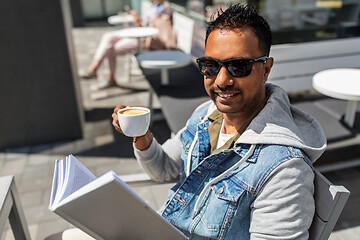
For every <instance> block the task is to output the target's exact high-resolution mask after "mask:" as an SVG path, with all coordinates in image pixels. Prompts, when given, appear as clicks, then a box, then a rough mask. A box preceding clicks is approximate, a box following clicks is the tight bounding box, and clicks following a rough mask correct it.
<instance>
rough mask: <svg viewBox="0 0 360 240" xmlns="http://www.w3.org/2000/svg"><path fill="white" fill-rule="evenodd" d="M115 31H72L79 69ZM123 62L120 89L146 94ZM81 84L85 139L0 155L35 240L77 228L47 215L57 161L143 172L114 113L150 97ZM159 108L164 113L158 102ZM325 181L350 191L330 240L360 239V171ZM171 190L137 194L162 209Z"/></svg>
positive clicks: (160, 132)
mask: <svg viewBox="0 0 360 240" xmlns="http://www.w3.org/2000/svg"><path fill="white" fill-rule="evenodd" d="M114 29H115V28H114V27H109V26H106V24H104V23H101V24H100V25H98V26H94V25H91V26H88V27H84V28H75V29H74V30H73V37H74V46H75V51H76V58H77V64H78V68H79V69H84V68H85V67H86V66H87V65H88V64H89V63H90V61H91V58H92V56H93V54H94V52H95V49H96V46H97V44H98V42H99V39H100V37H101V35H102V33H104V32H106V31H109V30H114ZM118 60H119V63H118V65H117V67H118V69H117V79H118V83H119V84H121V85H126V86H128V85H132V86H135V87H136V88H145V89H146V88H148V87H149V86H148V84H147V82H146V81H145V80H144V79H143V76H142V75H141V74H139V71H138V70H139V69H138V68H137V67H136V64H132V65H131V66H132V70H131V72H132V73H133V76H132V78H131V81H130V82H129V81H128V78H127V74H126V72H127V67H128V64H127V61H125V60H126V59H125V58H124V57H119V58H118ZM99 75H100V76H99V78H102V77H105V76H106V70H105V68H104V67H102V68H101V70H100V72H99ZM79 81H80V86H81V91H82V99H83V106H84V110H85V119H86V122H85V126H84V137H83V138H82V139H78V140H75V141H69V142H56V143H49V144H42V145H37V146H23V147H18V148H14V149H6V150H5V151H0V176H5V175H15V182H16V184H17V187H18V191H19V193H20V199H21V202H22V205H23V209H24V212H25V217H26V220H27V223H28V226H29V230H30V234H31V237H32V239H35V240H40V239H44V237H46V236H48V235H50V234H52V233H56V232H59V231H62V230H64V229H67V228H70V227H72V225H71V224H69V223H67V222H66V221H65V220H63V219H62V218H60V217H58V216H57V215H56V214H54V213H52V212H50V211H49V210H48V204H49V197H50V190H51V184H52V175H53V169H54V162H55V160H56V159H62V158H65V156H66V155H68V154H74V155H75V156H76V157H77V158H78V159H79V160H80V161H81V162H82V163H84V165H85V166H87V167H88V168H89V169H90V170H91V171H92V172H93V173H94V174H95V175H97V176H100V175H102V174H104V173H105V172H107V171H109V170H114V171H115V172H116V173H117V174H119V175H127V174H132V173H141V172H142V170H141V168H140V167H139V166H138V164H137V162H136V160H135V159H134V156H133V153H132V147H131V141H130V139H128V138H126V137H124V136H122V135H121V134H119V133H117V132H115V131H114V130H113V128H112V126H111V113H112V110H113V108H114V106H115V105H117V104H120V103H122V104H128V105H137V106H147V104H148V99H149V93H148V92H147V91H134V90H132V89H129V88H117V87H114V88H111V89H107V90H102V91H92V90H91V87H92V85H93V84H95V83H96V81H97V80H83V79H80V80H79ZM154 107H155V108H159V107H160V105H159V102H158V101H157V99H156V98H155V99H154ZM151 127H152V130H153V132H154V135H155V137H156V138H157V139H158V140H159V141H160V142H163V141H164V140H166V139H167V138H168V137H169V136H170V131H169V129H168V128H167V125H166V123H165V122H164V121H157V122H155V123H154V124H153V125H152V126H151ZM325 175H326V177H328V179H329V180H330V181H332V182H333V183H336V184H343V185H345V186H346V187H347V188H348V189H349V190H350V191H351V196H350V199H349V201H348V204H347V206H346V208H345V210H344V211H343V214H342V215H341V217H340V220H339V222H338V223H337V225H336V228H335V230H336V231H335V232H334V233H333V234H332V236H331V239H332V240H345V239H355V240H356V239H360V237H359V236H360V227H359V226H360V212H359V211H357V210H355V209H357V208H358V204H359V200H360V188H359V183H360V168H359V167H358V168H351V169H345V170H340V171H335V172H330V173H326V174H325ZM168 188H169V185H159V186H151V187H136V188H135V191H136V192H137V193H138V194H139V195H140V196H142V197H143V198H144V199H145V200H146V201H147V202H148V203H149V204H150V205H151V206H152V207H154V208H155V209H158V208H159V207H160V205H161V203H162V202H163V200H164V199H165V198H166V194H167V190H168ZM2 239H6V240H10V239H13V236H12V233H11V231H9V229H7V230H6V231H5V232H4V234H3V238H2Z"/></svg>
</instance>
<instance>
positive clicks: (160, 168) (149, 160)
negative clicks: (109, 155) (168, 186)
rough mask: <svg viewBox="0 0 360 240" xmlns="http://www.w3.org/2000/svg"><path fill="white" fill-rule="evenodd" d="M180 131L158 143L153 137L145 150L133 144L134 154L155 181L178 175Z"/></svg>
mask: <svg viewBox="0 0 360 240" xmlns="http://www.w3.org/2000/svg"><path fill="white" fill-rule="evenodd" d="M180 133H181V131H179V133H177V134H176V135H175V136H174V137H173V138H170V139H168V140H167V141H166V142H165V143H164V144H163V145H160V144H159V143H158V142H157V141H156V139H155V138H153V141H152V143H151V145H150V147H149V148H148V149H146V150H143V151H141V150H138V149H136V148H135V145H133V146H134V154H135V157H136V159H137V160H138V162H139V164H140V165H141V167H142V168H143V169H144V171H145V172H146V173H147V174H148V175H149V176H150V177H151V179H153V180H155V181H159V182H162V181H169V180H172V179H175V178H177V177H178V176H179V169H180V164H181V158H180V156H181V150H182V147H181V141H180Z"/></svg>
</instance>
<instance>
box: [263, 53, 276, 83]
mask: <svg viewBox="0 0 360 240" xmlns="http://www.w3.org/2000/svg"><path fill="white" fill-rule="evenodd" d="M273 64H274V59H273V58H272V57H269V58H268V59H267V60H266V62H265V64H264V83H266V81H267V80H268V77H269V74H270V71H271V68H272V66H273Z"/></svg>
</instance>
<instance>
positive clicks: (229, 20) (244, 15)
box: [205, 3, 272, 56]
mask: <svg viewBox="0 0 360 240" xmlns="http://www.w3.org/2000/svg"><path fill="white" fill-rule="evenodd" d="M215 16H217V17H216V18H215ZM212 18H215V19H213V20H212V21H210V22H209V23H208V25H207V29H206V38H205V44H206V42H207V39H208V37H209V35H210V33H211V32H212V31H214V30H216V29H228V30H234V29H240V30H242V31H244V30H249V29H250V30H252V31H253V32H254V33H255V35H256V37H257V38H258V40H259V47H260V49H261V50H262V51H263V52H264V54H266V55H267V56H268V55H269V53H270V47H271V41H272V36H271V30H270V26H269V24H268V22H267V21H266V20H265V19H264V18H263V17H262V16H260V15H259V14H258V12H257V10H256V8H255V7H253V6H251V5H245V4H241V3H240V4H232V5H229V7H228V8H227V9H226V10H225V11H223V10H222V9H220V10H219V12H218V13H217V14H216V15H213V17H212Z"/></svg>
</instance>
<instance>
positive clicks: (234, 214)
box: [162, 105, 311, 239]
mask: <svg viewBox="0 0 360 240" xmlns="http://www.w3.org/2000/svg"><path fill="white" fill-rule="evenodd" d="M207 110H208V105H205V106H203V107H201V108H200V109H197V110H196V111H195V112H194V114H193V115H192V117H191V118H190V120H189V122H188V124H187V126H186V129H185V130H184V131H183V132H182V134H181V141H182V146H183V151H182V154H181V158H182V163H183V164H182V167H181V170H180V177H181V181H180V182H179V183H178V184H177V185H175V186H174V187H173V188H172V190H171V191H170V193H169V197H168V201H167V203H166V205H165V206H164V208H163V210H162V216H163V217H164V218H165V219H167V220H168V221H169V222H170V223H172V224H173V225H175V226H176V227H177V228H179V229H180V230H181V231H182V232H183V233H185V235H187V236H188V237H189V238H190V239H250V233H249V227H250V213H251V209H250V206H251V204H252V202H253V201H254V200H255V198H256V197H257V194H258V193H259V191H260V189H261V188H262V186H263V184H264V183H265V182H266V180H267V179H268V177H269V176H270V174H271V172H272V171H273V170H274V169H275V168H276V167H277V166H279V165H280V164H282V163H284V162H286V161H288V160H290V159H293V158H302V159H304V160H305V161H306V162H307V163H308V164H309V165H310V166H311V162H310V160H309V159H308V158H307V157H306V156H305V155H304V154H303V153H302V151H301V150H299V149H296V148H293V147H288V146H281V145H257V146H256V147H255V150H254V151H253V153H252V154H251V155H250V157H249V158H248V159H247V161H246V162H244V163H243V164H242V165H240V166H239V167H238V168H237V169H235V170H234V171H232V172H231V173H230V174H227V175H226V176H225V177H223V178H222V179H220V180H219V181H217V182H215V183H214V184H213V185H211V187H210V188H209V189H208V190H207V192H206V193H205V195H204V197H203V198H202V199H201V201H200V207H199V208H198V209H199V210H198V211H197V212H195V213H194V212H193V210H194V206H195V202H196V201H197V199H198V197H199V195H200V193H201V191H202V190H203V189H204V186H205V185H206V183H208V182H209V181H210V180H212V179H214V178H215V177H217V176H218V175H220V174H221V173H223V172H224V171H226V170H227V169H228V168H230V167H232V166H233V165H234V164H235V163H237V162H238V161H239V160H240V159H241V158H242V157H243V156H244V155H245V154H246V153H247V152H248V151H249V148H250V145H249V144H236V145H235V146H234V147H233V148H232V149H228V150H223V151H220V152H217V153H214V154H212V155H209V153H210V141H209V134H208V130H207V128H208V126H209V124H210V123H211V122H210V121H208V120H206V121H204V122H202V118H203V117H204V116H205V115H206V113H207ZM196 132H197V134H198V141H197V143H196V144H195V146H194V147H193V150H192V152H191V155H192V156H191V159H192V160H191V163H192V164H191V173H190V175H189V176H185V170H186V169H185V168H186V167H185V166H186V161H187V159H188V153H189V149H190V146H191V143H192V141H193V139H194V138H195V135H196Z"/></svg>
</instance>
